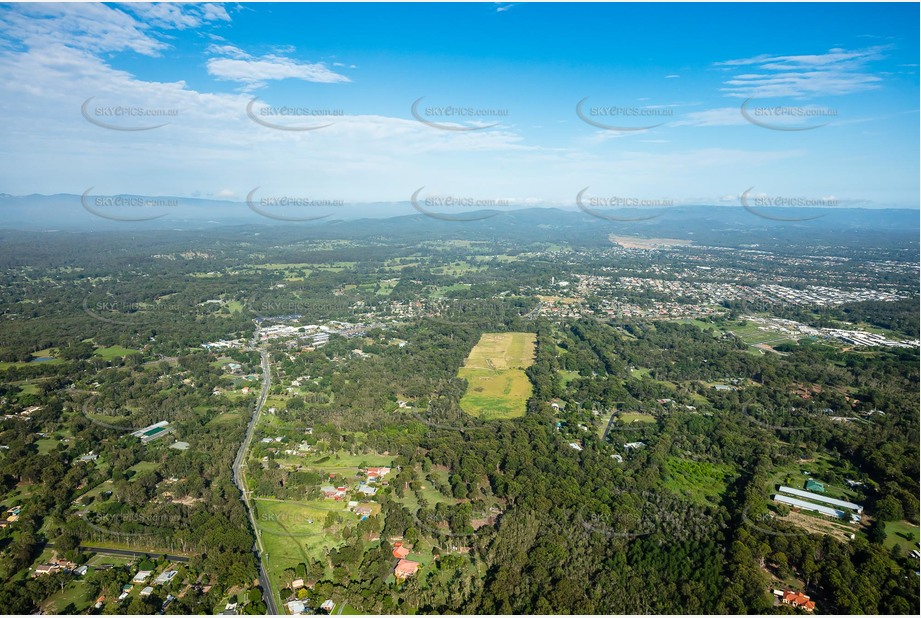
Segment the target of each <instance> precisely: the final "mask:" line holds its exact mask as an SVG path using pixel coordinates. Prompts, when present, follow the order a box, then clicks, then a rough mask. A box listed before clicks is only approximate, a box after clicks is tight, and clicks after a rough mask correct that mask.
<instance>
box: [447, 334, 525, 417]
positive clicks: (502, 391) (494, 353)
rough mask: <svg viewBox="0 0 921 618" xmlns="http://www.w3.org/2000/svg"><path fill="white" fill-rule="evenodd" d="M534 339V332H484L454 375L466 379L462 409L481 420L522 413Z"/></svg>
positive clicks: (520, 414)
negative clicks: (527, 371) (527, 370)
mask: <svg viewBox="0 0 921 618" xmlns="http://www.w3.org/2000/svg"><path fill="white" fill-rule="evenodd" d="M535 340H536V336H535V335H534V333H483V335H482V336H481V337H480V341H479V342H478V343H477V344H476V345H475V346H474V347H473V349H472V350H471V351H470V354H469V355H468V356H467V360H466V361H465V362H464V366H463V367H461V368H460V370H459V371H458V374H457V375H458V377H461V378H464V379H465V380H467V392H466V393H464V396H463V397H462V398H461V400H460V406H461V409H463V410H464V412H466V413H467V414H470V415H472V416H476V417H479V418H482V419H483V420H494V419H503V418H515V417H518V416H524V413H525V408H526V404H527V401H528V398H529V397H531V382H530V381H529V380H528V376H527V375H525V372H524V370H525V369H527V368H528V367H530V366H531V364H533V363H534V346H535Z"/></svg>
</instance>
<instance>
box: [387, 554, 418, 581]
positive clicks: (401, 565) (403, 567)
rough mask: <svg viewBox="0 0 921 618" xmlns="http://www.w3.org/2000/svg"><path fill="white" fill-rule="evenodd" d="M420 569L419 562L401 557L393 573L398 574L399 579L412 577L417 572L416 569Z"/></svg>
mask: <svg viewBox="0 0 921 618" xmlns="http://www.w3.org/2000/svg"><path fill="white" fill-rule="evenodd" d="M418 570H419V563H418V562H413V561H412V560H404V559H400V561H399V562H397V566H396V567H394V569H393V574H394V575H396V578H397V579H406V578H407V577H412V576H413V575H415V574H416V571H418Z"/></svg>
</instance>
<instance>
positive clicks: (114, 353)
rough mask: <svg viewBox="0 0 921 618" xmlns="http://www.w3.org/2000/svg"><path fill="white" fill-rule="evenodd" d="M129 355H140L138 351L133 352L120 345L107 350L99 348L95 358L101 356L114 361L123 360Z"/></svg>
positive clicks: (111, 346)
mask: <svg viewBox="0 0 921 618" xmlns="http://www.w3.org/2000/svg"><path fill="white" fill-rule="evenodd" d="M129 354H139V352H138V351H137V350H131V349H129V348H123V347H122V346H120V345H110V346H109V347H107V348H99V349H98V350H96V352H94V353H93V355H94V356H101V357H102V358H104V359H105V360H112V359H113V358H121V357H123V356H128V355H129Z"/></svg>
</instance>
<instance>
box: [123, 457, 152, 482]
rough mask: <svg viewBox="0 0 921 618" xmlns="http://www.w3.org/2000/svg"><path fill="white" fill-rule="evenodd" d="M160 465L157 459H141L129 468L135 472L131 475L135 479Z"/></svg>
mask: <svg viewBox="0 0 921 618" xmlns="http://www.w3.org/2000/svg"><path fill="white" fill-rule="evenodd" d="M159 467H160V464H158V463H157V462H155V461H139V462H138V463H136V464H134V465H133V466H131V467H130V468H128V470H131V471H132V472H135V475H134V476H132V477H131V480H134V479H136V478H138V477H140V476H144V474H146V473H148V472H153V471H154V470H156V469H157V468H159Z"/></svg>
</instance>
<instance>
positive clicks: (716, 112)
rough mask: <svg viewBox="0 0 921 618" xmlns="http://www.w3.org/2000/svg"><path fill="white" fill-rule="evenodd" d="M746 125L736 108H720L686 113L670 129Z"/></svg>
mask: <svg viewBox="0 0 921 618" xmlns="http://www.w3.org/2000/svg"><path fill="white" fill-rule="evenodd" d="M743 124H748V122H747V121H746V120H745V118H744V117H743V116H742V112H741V111H740V109H739V108H738V107H720V108H716V109H706V110H702V111H699V112H688V113H686V114H684V115H683V116H682V117H681V118H679V119H678V120H676V121H675V122H672V123H669V126H672V127H682V126H692V127H729V126H736V125H743Z"/></svg>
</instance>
